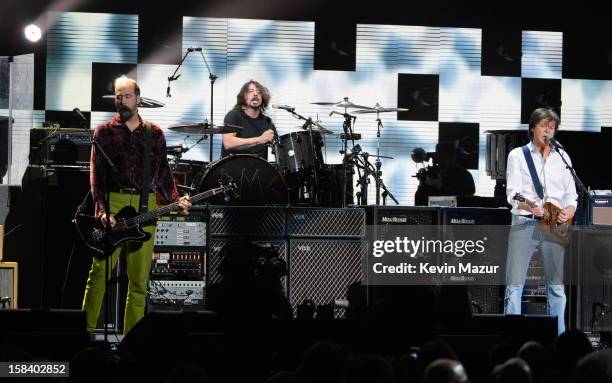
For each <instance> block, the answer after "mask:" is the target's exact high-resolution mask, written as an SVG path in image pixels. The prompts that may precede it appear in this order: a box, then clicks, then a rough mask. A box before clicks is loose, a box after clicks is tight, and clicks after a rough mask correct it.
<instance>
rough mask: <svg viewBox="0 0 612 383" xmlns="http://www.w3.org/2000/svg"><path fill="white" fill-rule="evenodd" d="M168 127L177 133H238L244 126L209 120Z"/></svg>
mask: <svg viewBox="0 0 612 383" xmlns="http://www.w3.org/2000/svg"><path fill="white" fill-rule="evenodd" d="M168 129H170V130H172V131H173V132H177V133H187V134H225V133H238V132H239V131H241V130H242V126H238V125H232V124H225V125H212V124H209V123H207V122H203V123H202V122H201V123H198V124H178V125H172V126H169V127H168Z"/></svg>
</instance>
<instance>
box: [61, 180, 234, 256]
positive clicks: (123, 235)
mask: <svg viewBox="0 0 612 383" xmlns="http://www.w3.org/2000/svg"><path fill="white" fill-rule="evenodd" d="M234 190H236V184H235V183H234V182H228V183H226V184H225V185H221V186H220V187H218V188H214V189H211V190H207V191H205V192H202V193H199V194H196V195H194V196H191V203H194V204H195V203H197V202H199V201H202V200H204V199H206V198H210V197H212V196H214V195H217V194H221V193H227V192H230V191H234ZM179 209H180V207H179V204H178V202H174V203H171V204H169V205H166V206H163V207H160V208H158V209H156V210H152V211H149V212H146V213H142V214H140V215H139V214H138V213H137V212H136V209H134V208H133V207H132V206H126V207H124V208H122V209H121V210H119V212H118V213H117V214H115V221H116V224H115V226H113V227H112V228H111V229H110V233H107V230H106V227H105V225H104V224H102V221H101V220H100V219H99V218H98V217H94V216H90V215H84V214H78V215H76V216H75V217H74V219H73V220H72V222H73V223H74V224H75V226H76V229H77V232H78V233H79V236H80V237H81V239H82V240H83V242H84V243H85V244H86V245H87V247H89V248H90V249H92V250H93V255H94V257H96V258H100V259H104V258H107V257H108V256H110V255H111V254H112V253H113V250H114V249H115V248H117V246H119V245H120V244H122V243H123V242H125V241H135V242H146V241H148V240H149V238H151V234H149V233H147V232H146V231H144V230H143V229H142V225H143V224H145V223H147V222H150V221H153V220H155V219H157V218H158V217H160V216H162V215H164V214H168V213H170V212H172V211H175V210H179Z"/></svg>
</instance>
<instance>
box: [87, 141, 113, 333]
mask: <svg viewBox="0 0 612 383" xmlns="http://www.w3.org/2000/svg"><path fill="white" fill-rule="evenodd" d="M92 143H93V145H94V146H95V148H96V155H98V152H99V153H100V154H102V158H104V164H105V165H106V166H105V169H104V188H105V189H106V193H105V197H104V198H105V201H104V205H105V206H104V209H105V211H106V224H105V225H104V226H105V229H106V238H107V240H108V239H109V238H110V234H111V222H110V216H111V211H110V188H109V185H108V173H109V169H110V170H112V171H113V174H119V170H117V167H116V166H115V164H114V163H113V161H112V160H111V159H110V157H109V156H108V155H107V154H106V152H105V151H104V149H102V146H100V144H98V141H96V139H95V138H92ZM106 246H107V248H106V249H105V250H104V255H105V256H106V259H105V260H104V278H105V279H104V292H105V295H104V297H105V303H104V343H106V344H108V319H109V318H108V317H109V315H110V313H109V310H110V303H111V302H110V300H111V299H110V293H109V291H108V290H109V289H108V288H109V285H110V283H109V279H110V278H109V276H110V265H109V262H110V261H111V260H112V256H113V249H112V247H111V246H110V243H109V242H107V244H106ZM117 325H118V324H117V323H115V328H117Z"/></svg>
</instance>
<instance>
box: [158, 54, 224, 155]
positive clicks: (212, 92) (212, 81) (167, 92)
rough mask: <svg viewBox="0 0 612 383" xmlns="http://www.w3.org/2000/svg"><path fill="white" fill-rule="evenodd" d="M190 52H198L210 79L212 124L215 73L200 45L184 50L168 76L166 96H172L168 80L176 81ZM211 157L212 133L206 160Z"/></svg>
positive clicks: (211, 120) (211, 121)
mask: <svg viewBox="0 0 612 383" xmlns="http://www.w3.org/2000/svg"><path fill="white" fill-rule="evenodd" d="M192 52H199V53H200V55H201V56H202V59H203V60H204V65H206V70H207V71H208V79H209V80H210V124H211V125H212V124H213V118H214V115H215V114H214V112H213V107H214V102H213V101H214V94H215V81H216V80H217V78H218V77H217V75H215V74H213V73H212V71H211V70H210V66H208V61H206V57H205V56H204V53H203V52H202V47H197V48H187V52H185V55H184V56H183V58H182V59H181V62H180V63H179V64H178V66H177V67H176V69H175V70H174V73H172V75H171V76H170V77H168V88H166V97H172V96H171V95H170V82H172V81H176V80H178V78H179V77H181V75H180V74H179V75H178V76H177V75H176V73H177V72H178V70H179V69H180V67H181V66H182V65H183V62H184V61H185V59H186V58H187V56H188V55H189V54H190V53H192ZM204 121H206V116H204ZM201 141H202V139H200V140H198V142H197V143H196V144H199V143H200V142H201ZM212 157H213V135H212V134H210V141H209V157H208V160H209V161H210V162H212V161H213V159H212Z"/></svg>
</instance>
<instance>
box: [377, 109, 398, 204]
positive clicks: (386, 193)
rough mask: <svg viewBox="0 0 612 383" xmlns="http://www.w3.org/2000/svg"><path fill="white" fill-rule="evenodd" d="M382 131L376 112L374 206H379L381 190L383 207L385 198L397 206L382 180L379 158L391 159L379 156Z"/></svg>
mask: <svg viewBox="0 0 612 383" xmlns="http://www.w3.org/2000/svg"><path fill="white" fill-rule="evenodd" d="M382 129H383V123H382V121H381V119H380V111H378V110H377V111H376V162H375V164H376V171H375V172H374V180H375V182H376V205H380V196H381V193H380V190H381V189H383V190H384V191H383V206H384V205H386V204H387V202H386V197H387V196H389V197H391V199H392V200H393V202H395V204H396V205H399V202H398V201H397V200H396V199H395V197H394V196H393V193H391V192H390V191H389V189H387V186H386V185H385V183H384V182H383V180H382V171H381V170H380V169H381V168H382V161H381V160H380V159H381V158H388V159H393V157H387V156H381V155H380V131H381V130H382Z"/></svg>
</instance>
